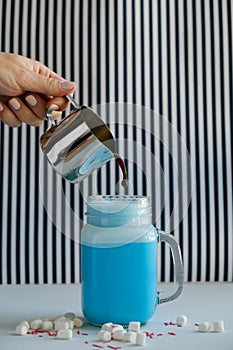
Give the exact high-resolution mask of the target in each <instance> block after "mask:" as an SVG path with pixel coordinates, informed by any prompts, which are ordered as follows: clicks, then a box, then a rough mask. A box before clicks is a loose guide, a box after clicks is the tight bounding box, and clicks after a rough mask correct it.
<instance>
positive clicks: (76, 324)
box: [73, 317, 83, 328]
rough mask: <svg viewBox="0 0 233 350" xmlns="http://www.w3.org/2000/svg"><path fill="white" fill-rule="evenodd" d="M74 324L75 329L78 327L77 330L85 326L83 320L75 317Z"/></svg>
mask: <svg viewBox="0 0 233 350" xmlns="http://www.w3.org/2000/svg"><path fill="white" fill-rule="evenodd" d="M73 322H74V325H75V327H77V328H80V327H82V325H83V321H82V320H81V318H78V317H75V318H74V319H73Z"/></svg>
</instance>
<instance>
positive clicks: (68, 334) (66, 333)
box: [57, 329, 73, 340]
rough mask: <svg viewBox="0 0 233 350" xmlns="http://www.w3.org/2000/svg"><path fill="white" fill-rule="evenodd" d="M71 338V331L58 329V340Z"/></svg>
mask: <svg viewBox="0 0 233 350" xmlns="http://www.w3.org/2000/svg"><path fill="white" fill-rule="evenodd" d="M72 337H73V332H72V330H71V329H59V331H58V332H57V338H58V339H64V340H69V339H72Z"/></svg>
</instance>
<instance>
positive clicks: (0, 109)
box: [0, 103, 4, 112]
mask: <svg viewBox="0 0 233 350" xmlns="http://www.w3.org/2000/svg"><path fill="white" fill-rule="evenodd" d="M3 110H4V108H3V105H2V104H1V103H0V112H2V111H3Z"/></svg>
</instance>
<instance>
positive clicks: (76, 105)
mask: <svg viewBox="0 0 233 350" xmlns="http://www.w3.org/2000/svg"><path fill="white" fill-rule="evenodd" d="M66 98H67V99H68V100H69V101H70V103H71V104H72V106H73V107H74V109H79V108H80V106H79V104H78V102H76V101H75V99H74V98H73V96H72V95H66ZM52 113H53V110H52V109H50V108H48V109H47V111H46V118H47V119H48V121H49V122H50V125H51V127H53V126H56V125H57V122H56V120H54V119H53V116H52Z"/></svg>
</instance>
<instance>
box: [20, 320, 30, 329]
mask: <svg viewBox="0 0 233 350" xmlns="http://www.w3.org/2000/svg"><path fill="white" fill-rule="evenodd" d="M19 326H25V327H27V328H28V329H29V328H30V325H29V323H28V321H26V320H24V321H20V322H19Z"/></svg>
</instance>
